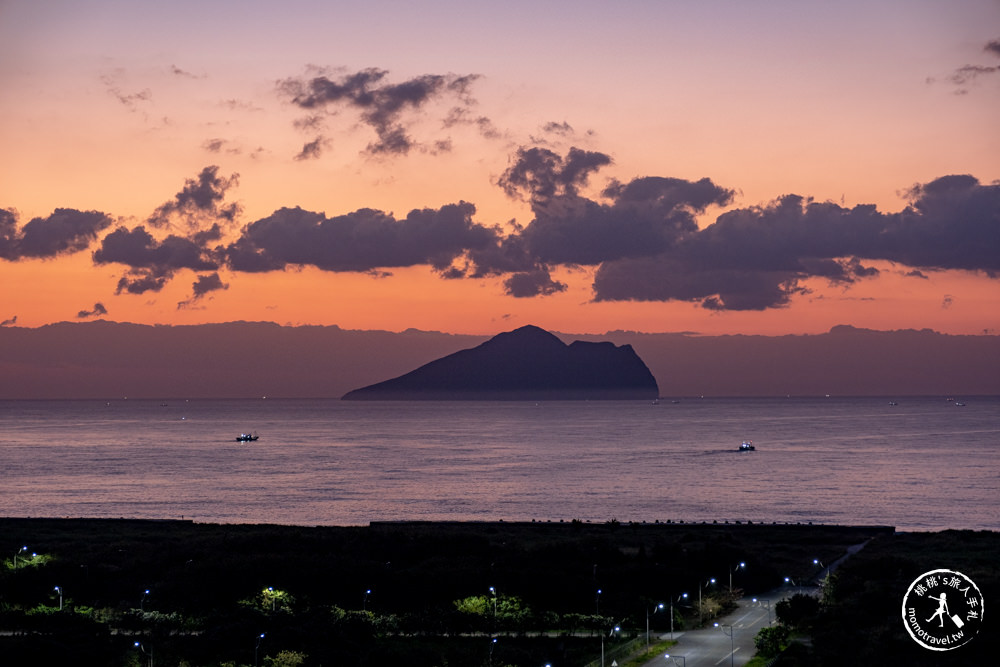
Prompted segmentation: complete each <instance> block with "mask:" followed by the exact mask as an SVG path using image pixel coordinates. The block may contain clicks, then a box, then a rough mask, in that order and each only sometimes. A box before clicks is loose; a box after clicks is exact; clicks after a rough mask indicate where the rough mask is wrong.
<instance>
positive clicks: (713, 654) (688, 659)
mask: <svg viewBox="0 0 1000 667" xmlns="http://www.w3.org/2000/svg"><path fill="white" fill-rule="evenodd" d="M796 593H806V594H810V595H815V594H816V588H815V587H812V586H783V587H781V588H778V589H775V590H774V591H772V592H771V593H769V594H765V595H762V596H760V597H758V598H757V602H754V601H753V598H749V597H747V598H742V599H741V600H738V601H737V603H736V604H737V607H736V610H735V611H733V612H732V613H730V614H728V615H726V616H723V617H720V618H718V619H716V621H717V622H718V623H719V627H714V626H712V625H709V626H708V627H706V628H701V629H699V630H687V631H685V632H675V633H674V638H675V639H677V645H676V646H674V647H673V648H672V649H670V658H665V656H664V655H658V656H657V657H656V658H654V659H652V660H650V661H649V662H647V663H645V666H644V667H670V666H672V665H680V666H681V667H728V666H730V665H731V666H732V667H736V666H737V665H745V664H746V663H747V662H749V661H750V658H752V657H753V655H754V653H756V651H757V649H756V648H755V647H754V644H753V638H754V637H755V636H756V635H757V632H758V631H759V630H760V629H761V628H764V627H767V624H768V621H769V620H770V621H772V622H776V619H775V617H774V605H775V604H776V603H777V602H778V601H779V600H782V599H784V598H787V597H791V596H792V595H794V594H796ZM730 635H731V636H730ZM660 636H661V637H664V638H669V637H670V634H669V633H666V634H661V635H660Z"/></svg>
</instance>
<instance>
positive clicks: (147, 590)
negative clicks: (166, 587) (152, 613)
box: [139, 588, 149, 611]
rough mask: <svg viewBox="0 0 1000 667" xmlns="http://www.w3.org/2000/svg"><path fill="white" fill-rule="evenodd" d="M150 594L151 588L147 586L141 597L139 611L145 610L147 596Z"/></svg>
mask: <svg viewBox="0 0 1000 667" xmlns="http://www.w3.org/2000/svg"><path fill="white" fill-rule="evenodd" d="M147 595H149V589H148V588H147V589H146V590H144V591H143V592H142V597H141V598H139V611H145V606H144V605H145V604H146V596H147Z"/></svg>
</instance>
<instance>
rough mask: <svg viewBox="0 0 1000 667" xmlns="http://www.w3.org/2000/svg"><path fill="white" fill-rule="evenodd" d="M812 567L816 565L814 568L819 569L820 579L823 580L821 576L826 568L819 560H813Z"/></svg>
mask: <svg viewBox="0 0 1000 667" xmlns="http://www.w3.org/2000/svg"><path fill="white" fill-rule="evenodd" d="M813 565H816V566H818V567H819V573H820V579H822V578H823V576H822V575H823V572H824V570H826V566H825V565H823V563H822V562H820V560H819V559H818V558H813Z"/></svg>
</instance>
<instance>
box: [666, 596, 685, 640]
mask: <svg viewBox="0 0 1000 667" xmlns="http://www.w3.org/2000/svg"><path fill="white" fill-rule="evenodd" d="M687 596H688V594H687V593H681V594H680V596H678V598H677V602H680V601H681V600H686V599H687ZM673 640H674V596H673V595H671V596H670V641H673Z"/></svg>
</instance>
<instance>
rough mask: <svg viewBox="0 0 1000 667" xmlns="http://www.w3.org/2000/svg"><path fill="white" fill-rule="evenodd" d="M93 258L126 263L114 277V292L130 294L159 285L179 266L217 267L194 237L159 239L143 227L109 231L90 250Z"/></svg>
mask: <svg viewBox="0 0 1000 667" xmlns="http://www.w3.org/2000/svg"><path fill="white" fill-rule="evenodd" d="M214 231H217V228H216V229H215V230H214ZM198 238H199V239H200V240H206V241H207V239H211V238H217V235H216V234H215V233H213V230H209V231H208V232H206V233H205V234H203V235H202V236H201V237H198ZM93 259H94V263H95V264H111V263H115V264H124V265H125V266H126V267H128V268H127V270H126V274H125V275H124V276H123V277H122V278H121V279H120V280H119V281H118V288H117V293H121V292H130V293H132V294H142V293H143V292H147V291H154V292H157V291H159V290H161V289H163V287H164V286H165V285H166V283H167V281H169V280H170V279H171V278H172V277H173V276H174V274H175V272H177V271H178V270H180V269H191V270H193V271H214V270H216V269H217V268H218V267H219V264H218V262H217V261H215V260H214V259H212V257H211V255H210V252H209V251H208V250H206V248H205V247H204V245H203V244H200V243H198V242H197V240H195V239H191V238H184V237H181V236H176V235H173V234H171V235H170V236H168V237H166V238H165V239H163V240H162V241H161V240H157V239H155V238H154V237H153V235H152V234H150V233H149V232H148V231H147V230H146V229H145V228H144V227H135V228H133V229H126V228H124V227H119V228H118V229H116V230H115V231H113V232H111V233H110V234H108V235H107V236H105V237H104V239H103V240H102V241H101V246H100V248H98V249H97V250H96V251H94V255H93Z"/></svg>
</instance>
